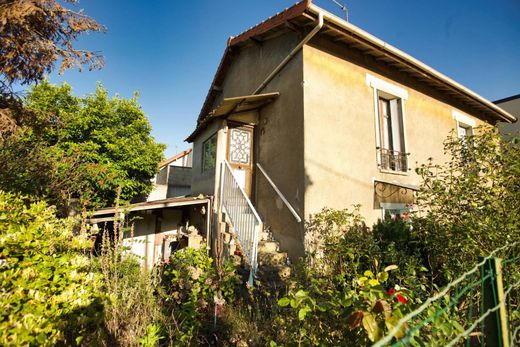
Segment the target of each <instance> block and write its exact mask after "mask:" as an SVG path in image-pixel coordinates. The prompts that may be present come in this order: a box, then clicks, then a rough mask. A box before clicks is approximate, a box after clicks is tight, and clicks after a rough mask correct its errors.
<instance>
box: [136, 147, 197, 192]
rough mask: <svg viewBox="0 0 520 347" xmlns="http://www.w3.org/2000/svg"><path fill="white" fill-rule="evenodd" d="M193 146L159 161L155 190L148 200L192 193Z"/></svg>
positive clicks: (154, 180) (154, 182)
mask: <svg viewBox="0 0 520 347" xmlns="http://www.w3.org/2000/svg"><path fill="white" fill-rule="evenodd" d="M192 156H193V153H192V150H191V148H189V149H187V150H185V151H182V152H180V153H177V154H176V155H174V156H173V157H171V158H168V159H166V160H164V161H162V162H160V163H159V172H158V173H157V174H156V175H155V178H154V179H153V185H154V187H153V190H152V192H151V193H150V194H149V195H148V198H147V199H146V201H155V200H162V199H167V198H173V197H177V196H185V195H189V194H190V193H191V165H192Z"/></svg>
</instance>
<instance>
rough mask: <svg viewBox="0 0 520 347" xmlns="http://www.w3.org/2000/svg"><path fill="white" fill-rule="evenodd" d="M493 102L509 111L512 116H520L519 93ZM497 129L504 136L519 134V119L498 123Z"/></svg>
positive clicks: (509, 136)
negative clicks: (512, 121) (513, 121)
mask: <svg viewBox="0 0 520 347" xmlns="http://www.w3.org/2000/svg"><path fill="white" fill-rule="evenodd" d="M494 103H495V104H496V105H497V106H499V107H500V108H502V109H504V110H506V111H507V112H509V113H511V114H512V115H513V116H515V117H517V118H518V117H520V94H518V95H513V96H510V97H508V98H504V99H500V100H497V101H494ZM498 129H499V130H500V133H501V134H502V135H503V136H504V137H505V138H511V137H512V136H515V135H516V136H520V133H519V131H520V122H519V121H516V122H515V123H500V124H499V125H498Z"/></svg>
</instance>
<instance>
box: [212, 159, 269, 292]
mask: <svg viewBox="0 0 520 347" xmlns="http://www.w3.org/2000/svg"><path fill="white" fill-rule="evenodd" d="M220 206H221V208H222V212H223V213H225V214H226V215H227V217H228V218H229V221H230V222H231V227H232V229H233V230H234V232H235V235H236V238H237V240H238V242H239V243H240V247H241V248H242V251H243V252H244V255H245V257H246V259H247V261H248V262H249V264H250V266H251V270H250V273H249V283H250V284H251V285H252V284H253V279H254V276H255V273H256V270H257V268H258V239H259V235H260V232H261V231H262V229H263V222H262V220H261V219H260V216H259V215H258V213H257V212H256V209H255V208H254V207H253V204H252V203H251V201H250V200H249V198H248V197H247V194H246V192H245V191H244V189H242V187H241V186H240V185H239V184H238V181H237V179H236V177H235V175H234V174H233V169H231V166H230V165H229V163H228V162H227V160H223V161H222V164H221V167H220Z"/></svg>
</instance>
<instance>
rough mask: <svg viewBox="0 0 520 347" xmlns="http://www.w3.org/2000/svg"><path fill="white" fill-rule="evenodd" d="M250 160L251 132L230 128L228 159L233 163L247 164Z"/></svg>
mask: <svg viewBox="0 0 520 347" xmlns="http://www.w3.org/2000/svg"><path fill="white" fill-rule="evenodd" d="M250 160H251V132H249V131H247V130H242V129H231V138H230V141H229V161H230V162H232V163H235V164H245V165H248V164H249V163H250Z"/></svg>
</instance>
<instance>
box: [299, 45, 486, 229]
mask: <svg viewBox="0 0 520 347" xmlns="http://www.w3.org/2000/svg"><path fill="white" fill-rule="evenodd" d="M303 56H304V86H305V87H304V110H305V114H304V124H305V131H304V138H305V140H304V143H305V154H304V158H305V159H304V161H305V175H306V177H307V179H306V186H305V188H306V190H305V215H306V217H308V216H309V215H310V214H313V213H316V212H318V211H320V210H321V209H322V208H323V207H331V208H351V207H352V205H354V204H361V205H362V209H361V213H362V215H363V216H364V217H365V218H366V220H367V222H368V223H369V224H371V223H374V222H376V221H377V219H378V218H380V217H381V210H380V209H379V208H374V207H375V206H374V179H379V180H385V181H390V182H396V183H401V184H408V185H419V184H420V178H419V177H418V176H417V175H416V174H415V171H414V169H415V167H416V166H417V165H416V163H419V164H420V163H426V161H427V159H428V158H430V157H432V158H434V160H436V161H437V162H443V161H445V159H446V158H445V157H444V154H443V141H444V140H445V138H446V136H448V135H449V133H450V131H451V130H452V129H454V128H455V127H456V124H457V123H456V120H455V119H454V118H453V114H452V110H453V109H455V108H456V107H455V105H450V104H448V103H447V102H446V101H447V100H446V99H445V98H443V97H440V96H439V97H437V95H438V93H437V92H435V91H429V90H427V88H425V87H424V85H420V84H417V83H416V82H414V81H412V80H410V79H408V78H407V77H406V76H405V75H403V74H401V73H399V72H396V71H392V70H391V69H389V68H384V67H383V66H382V63H376V62H375V61H373V60H370V59H368V58H367V57H366V56H363V55H362V54H361V53H359V51H355V50H349V49H347V48H346V47H345V48H344V47H343V46H341V45H338V44H334V43H331V42H329V41H324V40H323V39H317V40H314V41H311V45H306V46H305V47H304V50H303ZM367 73H370V74H371V75H373V76H375V77H377V78H379V79H382V80H385V81H387V82H390V83H391V84H393V85H397V86H398V87H400V88H403V89H405V90H406V91H407V92H408V99H407V100H405V101H404V107H403V108H404V128H405V129H404V132H405V139H406V152H409V153H410V155H409V157H408V163H409V167H410V168H411V170H409V171H408V172H407V173H406V174H397V173H384V172H381V170H380V169H379V168H378V166H377V151H376V134H377V132H376V116H375V114H376V109H375V105H374V89H373V88H372V87H371V86H369V85H368V84H367V80H366V79H367ZM428 95H432V96H435V98H434V97H431V96H428ZM439 99H440V100H439ZM457 106H458V105H457ZM459 112H461V113H463V111H460V110H459ZM472 119H474V120H475V122H476V124H477V125H479V124H482V122H481V121H480V120H478V119H475V118H473V117H472Z"/></svg>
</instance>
